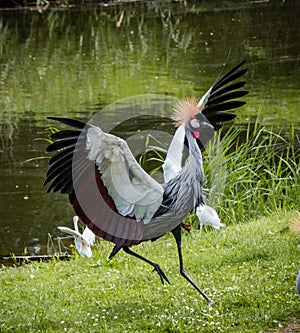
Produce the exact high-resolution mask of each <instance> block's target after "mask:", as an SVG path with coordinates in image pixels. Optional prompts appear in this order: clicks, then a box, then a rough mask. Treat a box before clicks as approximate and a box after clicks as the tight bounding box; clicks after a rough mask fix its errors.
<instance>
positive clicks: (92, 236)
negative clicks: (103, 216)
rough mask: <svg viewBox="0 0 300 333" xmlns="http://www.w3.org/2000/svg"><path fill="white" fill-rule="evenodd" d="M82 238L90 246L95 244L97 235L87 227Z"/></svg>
mask: <svg viewBox="0 0 300 333" xmlns="http://www.w3.org/2000/svg"><path fill="white" fill-rule="evenodd" d="M82 237H83V238H84V239H85V240H86V241H87V242H88V243H89V244H90V245H94V243H95V238H96V236H95V234H94V233H93V232H92V230H91V229H89V228H88V227H85V229H84V231H83V233H82Z"/></svg>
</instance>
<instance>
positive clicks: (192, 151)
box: [185, 128, 204, 185]
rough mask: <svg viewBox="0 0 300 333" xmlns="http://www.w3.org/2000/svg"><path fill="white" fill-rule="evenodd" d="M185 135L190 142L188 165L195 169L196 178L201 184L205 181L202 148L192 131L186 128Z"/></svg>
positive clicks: (189, 167)
mask: <svg viewBox="0 0 300 333" xmlns="http://www.w3.org/2000/svg"><path fill="white" fill-rule="evenodd" d="M185 135H186V138H187V140H188V144H189V159H188V162H187V165H186V166H187V167H188V169H190V170H194V177H195V180H198V181H200V184H201V185H203V183H204V171H203V162H202V154H201V150H200V148H199V146H198V144H197V142H196V140H195V138H194V137H193V134H192V132H191V131H190V130H189V129H188V128H186V129H185Z"/></svg>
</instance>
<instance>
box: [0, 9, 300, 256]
mask: <svg viewBox="0 0 300 333" xmlns="http://www.w3.org/2000/svg"><path fill="white" fill-rule="evenodd" d="M226 3H227V2H226ZM299 9H300V4H298V3H295V4H292V5H291V4H285V3H280V2H278V3H276V4H275V3H273V2H272V3H268V4H247V5H240V4H239V5H237V4H235V2H233V3H231V4H230V2H229V4H226V5H222V6H221V5H220V2H218V4H212V3H210V4H206V5H204V4H202V3H199V2H189V4H184V3H172V4H161V5H159V6H158V5H153V4H152V3H150V2H145V3H143V4H135V5H122V6H112V7H105V8H104V7H101V8H97V9H96V10H83V11H61V12H59V11H51V12H50V11H49V12H45V13H43V14H42V15H41V14H38V13H32V12H18V13H0V110H1V112H0V129H1V132H0V144H1V146H0V166H1V168H0V221H1V222H0V228H1V234H0V254H1V255H4V254H8V253H9V252H15V253H21V252H22V251H23V249H24V247H25V246H27V247H32V248H33V251H36V250H37V249H38V247H42V246H43V245H44V244H46V241H47V235H48V233H51V234H56V233H57V231H56V226H57V225H67V224H68V223H70V221H71V220H70V216H72V211H71V208H70V207H69V205H68V200H67V199H66V198H64V197H62V196H59V195H57V196H56V195H46V194H45V191H44V189H42V187H41V186H42V183H43V178H44V174H45V171H46V164H47V161H46V160H44V159H41V160H37V161H32V162H29V163H25V164H24V163H23V162H24V161H25V160H27V159H29V158H32V157H37V156H40V155H41V153H42V152H43V151H44V148H45V145H46V144H45V142H43V141H42V140H38V141H35V139H36V138H44V137H45V136H46V134H47V133H48V132H47V130H46V129H47V128H48V127H49V126H51V125H52V124H50V122H49V121H47V120H46V116H48V115H61V116H70V117H76V118H78V119H83V120H86V119H88V118H90V117H91V115H92V114H93V113H94V112H95V111H97V110H99V109H101V108H102V106H105V105H108V104H110V103H112V102H114V101H116V100H119V99H121V98H125V97H129V96H134V95H138V94H145V93H154V94H166V95H169V96H175V97H178V98H180V97H183V96H201V94H202V93H203V92H204V91H205V90H206V89H207V87H209V86H210V85H211V83H212V82H213V81H214V79H215V77H216V76H217V75H218V73H219V72H220V71H221V69H222V64H223V62H224V61H225V60H226V56H227V53H228V50H229V49H231V56H230V58H231V59H232V62H236V61H238V60H240V59H243V58H247V60H248V67H249V69H250V70H249V72H248V76H247V82H248V83H247V89H249V90H250V92H251V94H250V95H249V97H247V105H246V107H244V108H243V109H241V110H239V111H238V119H237V122H241V123H242V122H246V121H247V120H248V119H249V118H251V117H254V118H255V117H256V115H257V114H258V113H259V112H261V113H262V114H263V117H262V121H263V123H264V124H265V125H267V126H275V127H278V128H283V127H289V126H290V124H291V123H292V122H293V123H294V124H296V126H298V127H299V116H298V109H299V104H300V102H299V97H298V92H299V77H300V76H299V54H300V52H299V51H300V42H299V25H298V17H299V15H298V14H299ZM122 130H124V129H120V132H121V131H122ZM133 130H136V129H133ZM34 246H38V247H37V248H36V249H34Z"/></svg>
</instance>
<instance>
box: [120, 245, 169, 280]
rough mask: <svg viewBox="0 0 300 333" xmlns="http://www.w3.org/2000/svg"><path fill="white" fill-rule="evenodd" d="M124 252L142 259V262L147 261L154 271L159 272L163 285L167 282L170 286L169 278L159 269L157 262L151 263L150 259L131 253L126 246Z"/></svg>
mask: <svg viewBox="0 0 300 333" xmlns="http://www.w3.org/2000/svg"><path fill="white" fill-rule="evenodd" d="M123 250H124V251H125V252H126V253H128V254H130V255H132V256H134V257H136V258H138V259H141V260H143V261H145V262H146V263H148V264H150V265H151V266H152V267H153V268H154V270H155V271H156V272H157V274H158V275H159V277H160V280H161V282H162V284H164V283H165V281H167V282H168V283H169V284H170V281H169V279H168V278H167V276H166V274H165V273H164V272H163V270H162V269H161V268H160V267H159V265H158V264H156V263H155V262H153V261H151V260H149V259H146V258H144V257H142V256H140V255H139V254H137V253H135V252H133V251H131V250H130V249H129V247H127V246H124V247H123Z"/></svg>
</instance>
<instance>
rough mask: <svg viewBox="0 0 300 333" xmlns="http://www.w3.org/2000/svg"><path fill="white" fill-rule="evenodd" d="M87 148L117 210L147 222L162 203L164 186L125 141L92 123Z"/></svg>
mask: <svg viewBox="0 0 300 333" xmlns="http://www.w3.org/2000/svg"><path fill="white" fill-rule="evenodd" d="M86 148H87V149H88V150H89V154H88V158H89V159H90V160H91V161H95V163H96V165H97V167H98V170H99V172H100V174H101V178H102V181H103V183H104V185H105V187H106V188H107V190H108V193H109V195H110V196H111V197H112V199H113V200H114V203H115V206H116V208H117V210H118V212H119V213H120V214H121V215H123V216H134V217H135V219H136V220H137V221H141V220H142V221H143V222H144V223H148V222H149V221H150V220H151V218H152V216H153V215H154V213H155V212H156V210H157V209H158V208H159V206H160V205H161V202H162V197H163V188H162V186H161V185H160V184H158V183H157V182H156V181H155V180H154V179H153V178H151V177H150V176H149V175H148V174H147V173H146V172H145V171H144V170H143V169H142V167H141V166H140V165H139V164H138V163H137V161H136V160H135V158H134V156H133V154H132V153H131V151H130V149H129V147H128V145H127V143H126V141H124V140H123V139H121V138H119V137H117V136H114V135H111V134H107V133H105V132H103V131H102V130H101V129H100V128H99V127H94V126H93V127H90V128H89V129H88V131H87V143H86Z"/></svg>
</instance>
